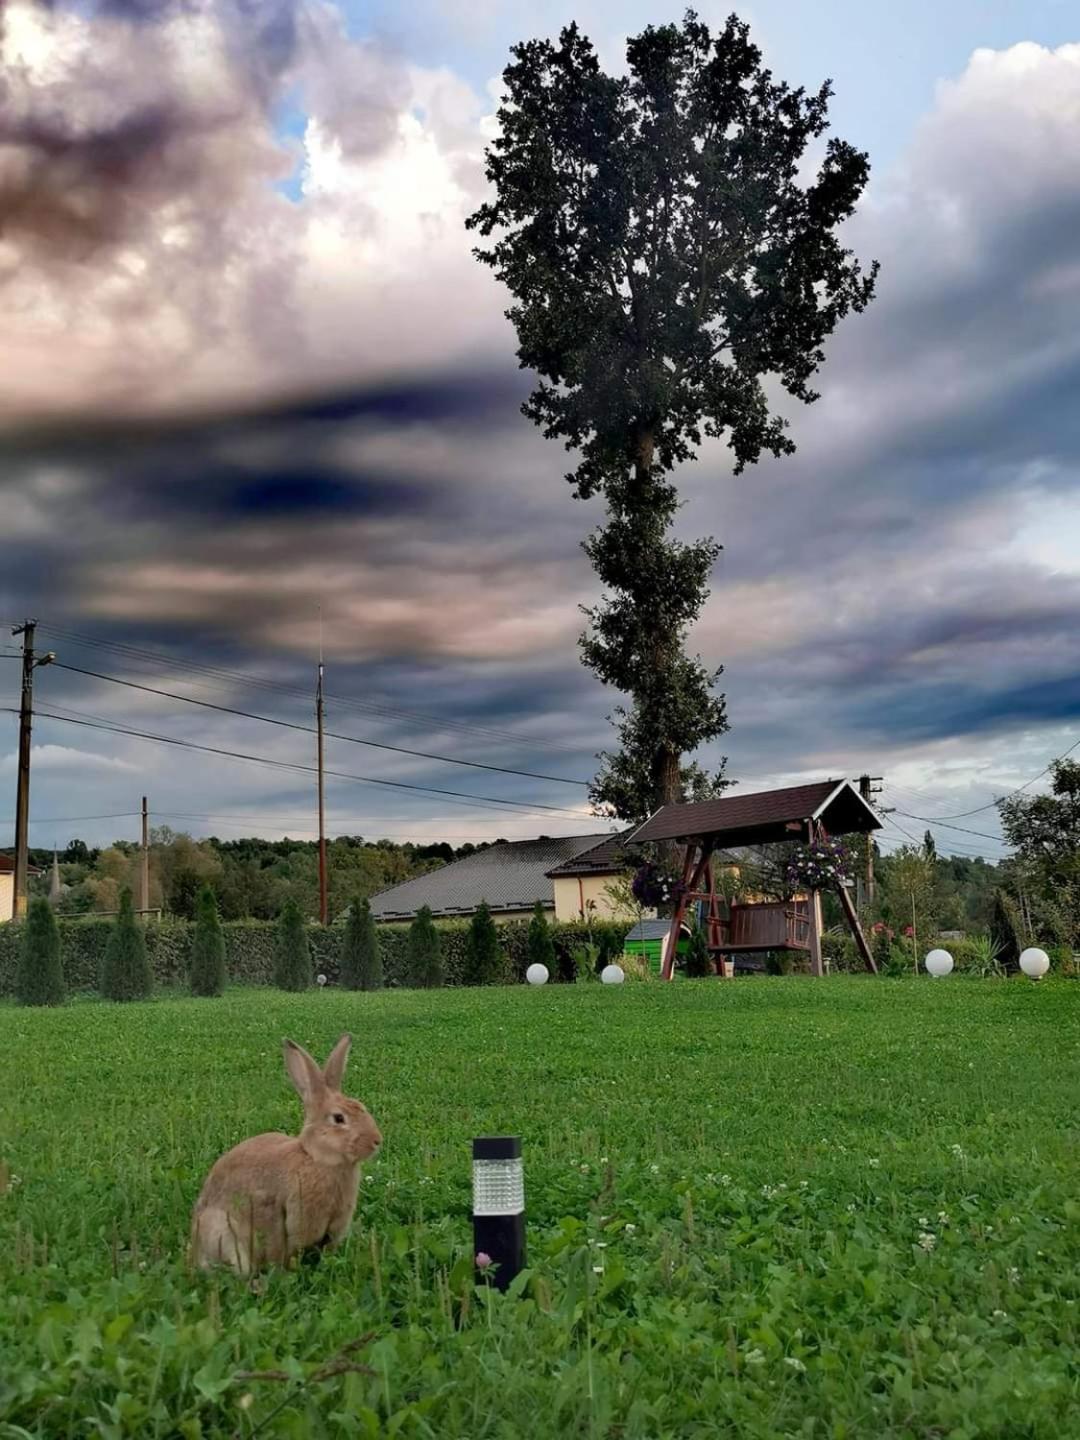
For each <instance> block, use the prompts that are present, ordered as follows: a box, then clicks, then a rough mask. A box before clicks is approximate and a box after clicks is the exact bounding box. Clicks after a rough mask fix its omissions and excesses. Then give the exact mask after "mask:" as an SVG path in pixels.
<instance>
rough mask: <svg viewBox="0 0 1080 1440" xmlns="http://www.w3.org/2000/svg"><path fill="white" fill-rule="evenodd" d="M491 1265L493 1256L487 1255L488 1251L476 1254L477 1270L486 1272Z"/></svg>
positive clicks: (480, 1251) (479, 1251)
mask: <svg viewBox="0 0 1080 1440" xmlns="http://www.w3.org/2000/svg"><path fill="white" fill-rule="evenodd" d="M490 1264H491V1256H490V1255H489V1254H488V1253H487V1251H485V1250H478V1251H477V1252H476V1268H477V1269H478V1270H486V1269H487V1268H488V1266H489V1265H490Z"/></svg>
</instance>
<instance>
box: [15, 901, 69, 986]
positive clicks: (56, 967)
mask: <svg viewBox="0 0 1080 1440" xmlns="http://www.w3.org/2000/svg"><path fill="white" fill-rule="evenodd" d="M20 939H21V941H22V943H21V945H20V947H19V967H18V971H17V972H16V982H15V993H16V994H17V995H18V997H19V1002H20V1004H22V1005H62V1004H63V1003H64V993H65V987H64V967H63V964H62V962H61V959H60V932H59V930H58V929H57V928H56V916H55V915H54V914H53V908H52V906H51V905H50V904H49V902H48V900H46V899H44V898H43V897H38V898H37V899H35V900H31V901H30V904H29V906H28V907H27V912H26V924H25V925H24V926H23V933H22V935H21V937H20Z"/></svg>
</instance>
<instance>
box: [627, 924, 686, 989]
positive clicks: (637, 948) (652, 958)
mask: <svg viewBox="0 0 1080 1440" xmlns="http://www.w3.org/2000/svg"><path fill="white" fill-rule="evenodd" d="M670 928H671V921H670V920H639V921H638V923H637V924H636V925H635V926H634V928H633V929H632V930H631V931H630V933H629V934H628V935H627V937H626V939H625V940H624V941H623V949H624V950H625V951H628V952H629V954H631V955H644V956H645V958H646V960H647V961H648V962H649V969H650V970H651V971H652V973H653V974H654V975H659V974H660V964H661V961H662V960H663V958H664V941H665V940H666V939H667V937H668V931H669V930H670ZM689 946H690V927H689V925H683V926H681V927H680V933H679V943H678V945H677V946H676V947H675V953H676V956H677V957H678V956H680V955H685V954H686V952H687V950H688V949H689Z"/></svg>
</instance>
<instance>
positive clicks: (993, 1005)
mask: <svg viewBox="0 0 1080 1440" xmlns="http://www.w3.org/2000/svg"><path fill="white" fill-rule="evenodd" d="M345 1029H348V1030H350V1031H351V1032H352V1033H353V1035H354V1037H355V1038H354V1046H353V1055H352V1061H351V1064H350V1070H349V1076H348V1082H349V1083H348V1084H347V1086H346V1089H347V1090H348V1091H349V1093H352V1094H355V1095H357V1096H359V1097H360V1098H361V1099H363V1100H364V1101H365V1102H366V1103H367V1104H368V1105H369V1106H370V1108H371V1110H372V1111H373V1113H374V1115H375V1116H376V1118H377V1120H378V1122H379V1124H380V1125H381V1127H382V1129H383V1131H384V1134H385V1136H386V1142H385V1145H384V1148H383V1152H382V1154H381V1155H380V1157H379V1158H378V1160H377V1161H376V1162H375V1163H374V1164H372V1165H371V1166H370V1167H369V1168H368V1169H367V1170H366V1171H365V1180H364V1183H363V1184H362V1185H361V1191H360V1204H359V1209H358V1213H357V1218H356V1223H355V1226H354V1230H353V1235H352V1238H351V1239H350V1241H349V1242H348V1244H347V1245H346V1246H345V1247H344V1248H343V1249H342V1250H341V1251H340V1252H338V1253H337V1254H332V1255H325V1256H324V1257H323V1258H322V1260H321V1261H319V1262H318V1263H315V1264H305V1265H303V1266H301V1267H300V1269H299V1270H298V1271H296V1272H295V1273H291V1274H280V1273H279V1274H274V1275H271V1276H269V1277H268V1279H267V1280H266V1283H265V1286H264V1288H263V1289H262V1291H261V1293H256V1294H253V1293H251V1292H250V1291H249V1290H248V1289H247V1288H246V1287H245V1285H244V1284H243V1282H240V1281H237V1280H234V1279H233V1278H231V1277H230V1276H227V1275H222V1276H220V1277H218V1278H206V1277H202V1276H197V1277H196V1276H191V1275H189V1274H188V1273H187V1272H186V1269H185V1265H184V1247H185V1242H186V1236H187V1227H188V1221H189V1215H190V1211H191V1206H192V1202H193V1201H194V1199H195V1196H196V1194H197V1192H198V1190H199V1187H200V1185H201V1183H202V1179H203V1177H204V1175H205V1173H206V1171H207V1169H208V1168H209V1166H210V1165H211V1163H212V1162H213V1160H214V1159H215V1157H216V1156H217V1155H218V1154H219V1153H220V1152H221V1151H222V1150H224V1149H226V1148H227V1147H228V1146H230V1145H232V1144H234V1143H236V1142H237V1141H238V1140H240V1139H242V1138H244V1137H245V1136H247V1135H251V1134H255V1133H256V1132H258V1131H260V1130H269V1129H295V1127H296V1126H297V1124H298V1121H299V1114H300V1110H299V1103H298V1101H297V1100H296V1098H295V1096H294V1095H293V1093H292V1091H291V1090H290V1089H289V1088H288V1085H287V1082H286V1080H285V1076H284V1071H283V1067H282V1061H281V1038H282V1036H283V1035H288V1036H291V1037H293V1038H294V1039H296V1040H298V1041H300V1042H301V1043H303V1044H304V1045H306V1046H308V1047H309V1048H310V1049H311V1050H312V1051H313V1052H314V1053H315V1054H316V1055H317V1056H318V1057H319V1058H320V1059H322V1058H323V1057H324V1056H325V1054H326V1053H327V1051H328V1050H329V1048H330V1046H331V1044H332V1043H333V1041H334V1040H335V1039H336V1038H337V1036H338V1035H339V1034H340V1033H341V1031H342V1030H345ZM0 1055H2V1057H3V1061H2V1064H3V1085H2V1093H0V1157H2V1160H0V1295H2V1304H0V1437H9V1436H10V1437H13V1436H25V1435H43V1436H49V1437H61V1436H78V1437H80V1440H81V1437H84V1436H90V1435H101V1436H127V1435H131V1436H139V1437H151V1436H189V1437H193V1436H200V1435H202V1436H211V1435H215V1436H216V1435H222V1436H225V1435H229V1436H232V1435H236V1436H249V1435H253V1434H259V1435H261V1436H270V1435H275V1436H276V1435H295V1436H350V1435H358V1436H365V1437H375V1436H381V1435H399V1436H404V1437H413V1436H417V1437H429V1440H456V1437H461V1440H464V1437H468V1440H486V1437H500V1440H511V1437H515V1440H516V1437H529V1440H534V1437H535V1440H546V1437H559V1440H567V1437H571V1436H582V1437H593V1436H611V1437H618V1440H658V1437H663V1436H679V1437H693V1436H724V1435H730V1436H733V1437H734V1436H739V1437H740V1440H743V1437H770V1440H771V1437H775V1436H806V1437H810V1436H813V1437H835V1440H841V1437H846V1436H865V1437H874V1440H880V1437H885V1436H910V1437H946V1436H948V1437H956V1440H960V1437H976V1436H995V1437H1032V1440H1034V1437H1043V1436H1045V1437H1048V1440H1049V1437H1054V1440H1060V1437H1063V1436H1065V1435H1075V1434H1078V1433H1080V1359H1078V1357H1080V1324H1078V1311H1077V1302H1078V1301H1080V1183H1078V1182H1080V1164H1078V1153H1080V1152H1078V1148H1077V1140H1078V1135H1077V1130H1078V1124H1077V1116H1078V1114H1080V1059H1078V1057H1080V985H1078V984H1075V983H1070V982H1068V981H1045V982H1043V983H1041V984H1040V985H1032V984H1030V983H1028V982H1026V981H1022V980H1013V981H1008V982H999V983H995V982H977V981H965V980H959V979H955V978H954V979H951V980H947V981H941V982H932V981H929V980H926V979H922V980H919V981H910V980H909V981H885V980H878V981H875V980H873V979H870V978H865V979H864V978H851V979H843V978H834V979H830V980H827V981H825V982H815V981H810V980H802V979H761V980H745V981H743V980H740V981H738V982H736V983H734V984H724V983H721V982H713V981H704V982H698V983H690V982H686V983H681V984H676V985H670V986H661V985H626V986H624V987H622V989H620V990H616V989H609V988H607V987H601V986H577V987H571V986H561V987H554V986H550V987H548V988H546V989H543V990H532V989H528V988H526V987H524V986H521V987H516V988H514V989H486V990H444V991H437V992H406V991H392V992H384V993H379V994H374V995H368V994H353V993H341V992H336V991H330V992H322V993H319V992H312V993H305V994H300V995H284V994H279V993H275V992H273V991H268V990H258V991H256V990H248V991H232V992H230V993H229V994H228V995H227V996H226V997H225V998H223V999H218V1000H188V999H161V1000H156V1001H150V1002H145V1003H136V1004H130V1005H127V1006H117V1005H113V1006H109V1005H105V1004H103V1003H97V1002H79V1003H75V1004H72V1005H70V1006H68V1007H67V1008H65V1009H62V1010H57V1011H31V1010H20V1009H17V1008H14V1007H12V1006H3V1007H0ZM478 1134H518V1135H520V1136H521V1137H522V1140H523V1146H524V1155H525V1171H526V1197H527V1204H528V1219H529V1246H530V1262H531V1264H532V1267H533V1268H532V1271H531V1275H530V1276H529V1277H528V1279H527V1283H526V1285H525V1287H524V1294H522V1295H513V1294H512V1295H510V1296H508V1297H505V1298H504V1297H500V1296H499V1295H497V1294H495V1293H494V1292H491V1291H487V1290H483V1291H477V1290H475V1289H474V1288H473V1285H472V1266H471V1243H470V1241H471V1230H470V1220H469V1213H470V1146H469V1142H470V1140H471V1138H472V1137H473V1136H474V1135H478ZM360 1337H368V1338H367V1339H366V1340H365V1341H364V1344H363V1345H362V1346H361V1347H360V1348H358V1349H356V1350H355V1351H352V1352H350V1355H349V1356H348V1357H346V1358H348V1359H351V1361H353V1362H355V1363H360V1364H362V1365H363V1366H365V1367H367V1369H366V1370H351V1371H350V1370H344V1371H342V1372H341V1373H337V1374H332V1375H330V1376H329V1377H326V1378H314V1377H316V1376H317V1374H318V1372H319V1370H320V1367H323V1366H326V1365H327V1364H328V1363H329V1362H331V1361H332V1360H333V1359H334V1357H335V1356H336V1355H338V1354H339V1353H340V1352H341V1350H342V1347H343V1346H345V1345H346V1344H347V1342H349V1341H352V1340H354V1339H358V1338H360ZM251 1371H264V1372H265V1371H270V1372H274V1374H276V1375H277V1376H278V1377H282V1378H253V1377H251V1376H250V1375H248V1374H246V1373H245V1372H251Z"/></svg>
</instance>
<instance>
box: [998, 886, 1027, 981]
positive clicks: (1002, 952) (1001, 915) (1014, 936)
mask: <svg viewBox="0 0 1080 1440" xmlns="http://www.w3.org/2000/svg"><path fill="white" fill-rule="evenodd" d="M990 937H991V939H992V940H993V942H994V944H995V945H996V946H997V947H998V953H997V960H998V964H999V965H1001V966H1002V968H1003V969H1005V970H1016V969H1017V968H1018V967H1019V965H1020V951H1021V950H1022V949H1023V948H1024V945H1023V941H1022V940H1021V938H1020V916H1019V914H1018V912H1017V909H1016V905H1015V903H1014V902H1013V900H1012V898H1011V897H1010V896H1009V895H1008V894H1007V893H1006V892H1005V891H1004V890H1001V889H998V890H995V891H994V908H993V911H992V913H991V916H990Z"/></svg>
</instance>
